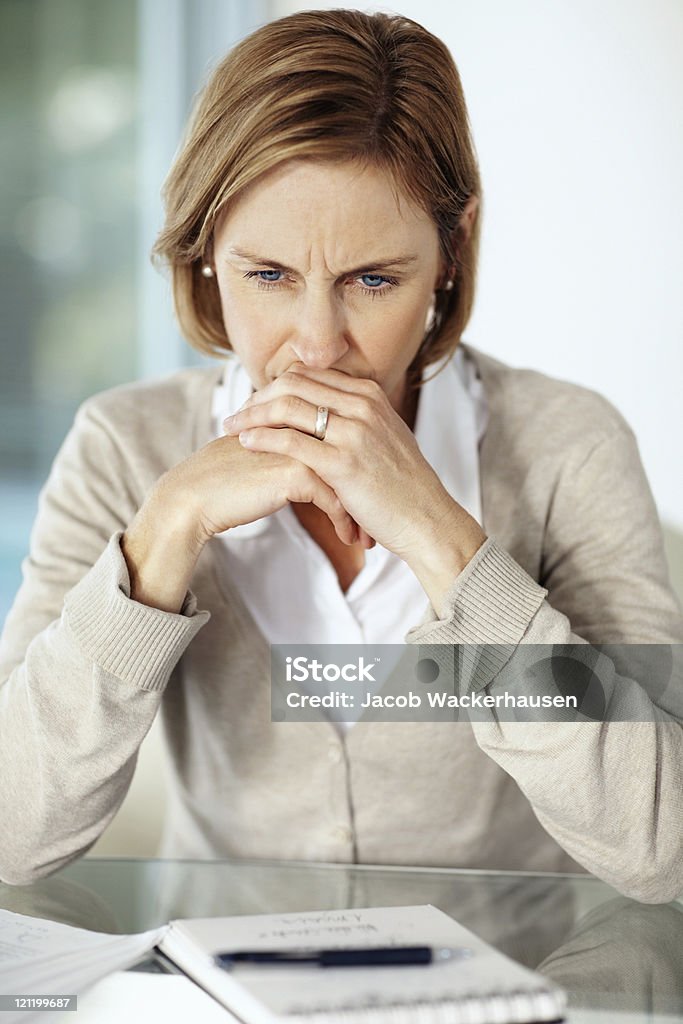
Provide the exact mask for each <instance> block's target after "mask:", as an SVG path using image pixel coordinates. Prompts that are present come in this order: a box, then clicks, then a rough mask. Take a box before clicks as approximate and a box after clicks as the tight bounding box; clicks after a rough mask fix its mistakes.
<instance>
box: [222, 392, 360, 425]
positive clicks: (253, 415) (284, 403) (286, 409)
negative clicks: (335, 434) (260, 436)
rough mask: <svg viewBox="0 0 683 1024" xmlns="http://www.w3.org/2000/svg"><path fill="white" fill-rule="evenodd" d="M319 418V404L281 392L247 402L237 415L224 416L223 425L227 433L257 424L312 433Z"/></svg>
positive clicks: (338, 416) (339, 417)
mask: <svg viewBox="0 0 683 1024" xmlns="http://www.w3.org/2000/svg"><path fill="white" fill-rule="evenodd" d="M331 411H332V410H330V412H331ZM335 415H336V417H337V421H338V420H339V419H344V417H343V416H341V415H340V414H339V413H335ZM317 418H318V406H317V405H314V404H312V403H311V402H307V401H305V400H304V399H303V398H299V397H298V396H297V395H280V396H278V397H277V398H273V399H272V400H271V401H269V402H260V403H258V404H256V405H250V406H247V407H246V408H245V409H243V410H242V411H241V412H238V413H235V415H234V416H229V417H228V418H227V419H225V420H223V429H224V430H225V433H226V434H232V435H234V434H240V433H241V432H242V431H243V430H250V429H252V428H254V427H278V428H279V427H292V428H293V429H295V430H300V431H302V432H303V433H304V434H309V435H310V434H313V433H314V431H315V425H316V421H317ZM337 425H338V424H337Z"/></svg>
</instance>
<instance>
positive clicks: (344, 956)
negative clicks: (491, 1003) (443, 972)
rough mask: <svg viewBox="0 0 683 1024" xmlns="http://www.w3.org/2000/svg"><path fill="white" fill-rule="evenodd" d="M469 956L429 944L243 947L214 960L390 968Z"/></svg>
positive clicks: (219, 963) (466, 952) (224, 964)
mask: <svg viewBox="0 0 683 1024" xmlns="http://www.w3.org/2000/svg"><path fill="white" fill-rule="evenodd" d="M471 955H472V950H471V949H467V947H465V946H460V947H454V948H449V947H446V946H443V947H436V948H434V947H432V946H375V947H367V948H366V947H363V948H354V949H282V950H263V949H246V950H238V951H237V952H235V953H216V954H215V956H214V962H215V963H216V965H217V966H218V967H222V968H223V969H224V970H227V971H229V970H230V969H231V968H232V967H235V966H236V965H237V964H249V965H250V966H251V965H255V964H271V965H280V966H287V967H289V966H290V965H292V966H296V965H298V964H316V965H317V966H318V967H390V966H394V965H399V964H404V965H405V966H411V967H414V966H417V965H418V964H431V963H448V962H449V961H452V960H464V959H466V958H467V957H470V956H471Z"/></svg>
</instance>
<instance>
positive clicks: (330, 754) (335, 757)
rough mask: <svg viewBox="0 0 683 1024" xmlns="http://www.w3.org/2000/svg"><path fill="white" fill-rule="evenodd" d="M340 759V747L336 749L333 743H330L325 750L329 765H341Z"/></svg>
mask: <svg viewBox="0 0 683 1024" xmlns="http://www.w3.org/2000/svg"><path fill="white" fill-rule="evenodd" d="M342 757H343V754H342V752H341V747H338V746H336V745H335V744H334V743H331V744H330V746H329V747H328V748H327V759H328V761H329V762H330V764H341V761H342Z"/></svg>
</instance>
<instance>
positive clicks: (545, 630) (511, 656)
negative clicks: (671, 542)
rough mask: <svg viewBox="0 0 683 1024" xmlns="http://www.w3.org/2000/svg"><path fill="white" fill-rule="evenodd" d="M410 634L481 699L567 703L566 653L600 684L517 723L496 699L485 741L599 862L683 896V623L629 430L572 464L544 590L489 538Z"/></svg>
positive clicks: (596, 865) (585, 858)
mask: <svg viewBox="0 0 683 1024" xmlns="http://www.w3.org/2000/svg"><path fill="white" fill-rule="evenodd" d="M406 640H407V642H408V643H412V644H419V645H420V646H421V647H422V646H423V645H429V646H430V650H431V652H432V656H438V658H439V659H440V661H441V662H442V663H444V662H445V663H446V665H447V667H448V669H449V670H450V671H452V672H453V674H454V678H457V679H458V681H459V686H460V688H461V690H462V688H463V686H464V687H466V688H467V689H468V690H469V691H470V692H480V691H484V692H485V693H486V694H490V695H494V696H495V695H496V694H501V693H503V692H511V691H512V692H513V693H514V692H516V693H518V694H519V693H522V692H523V693H530V692H533V693H534V694H536V695H541V696H542V695H546V696H547V697H554V696H556V695H557V694H558V685H557V682H558V671H559V673H560V674H561V672H562V668H563V666H564V665H566V664H567V663H568V662H567V659H570V661H571V664H572V666H573V668H571V669H570V676H573V679H574V681H576V679H579V680H581V679H583V680H586V679H587V678H589V679H591V680H592V679H595V678H598V679H599V687H600V699H599V701H598V706H599V708H600V710H599V712H598V713H595V711H594V712H593V713H592V714H588V715H582V714H580V715H579V716H578V720H577V718H576V717H575V720H573V721H572V720H565V721H540V720H536V721H519V720H517V721H514V720H513V721H504V720H502V717H503V716H501V715H500V714H497V712H496V708H495V707H491V708H489V709H487V710H484V711H479V710H478V711H477V713H476V715H473V716H471V718H472V722H471V724H472V729H473V732H474V736H475V738H476V741H477V743H478V744H479V746H480V748H481V749H482V750H483V751H484V752H485V753H486V754H487V755H488V756H490V757H491V758H493V760H494V761H495V762H496V763H497V764H498V765H500V767H501V768H503V769H504V770H505V771H506V772H507V773H508V774H509V775H511V776H512V777H513V778H514V779H515V780H516V782H517V783H518V785H519V787H520V789H521V790H522V792H523V793H524V794H525V795H526V797H527V798H528V800H529V802H530V804H531V806H532V808H533V811H534V813H535V815H536V817H537V818H538V820H539V821H540V823H541V824H542V825H543V827H544V828H545V829H546V830H547V831H548V832H549V833H550V834H551V835H552V836H553V837H554V838H555V839H556V840H557V842H558V843H559V844H560V845H561V846H562V847H563V848H564V849H565V850H566V851H567V852H568V853H569V854H570V855H571V856H572V857H573V858H574V859H575V860H576V861H578V862H579V863H580V864H582V865H583V866H584V867H586V868H587V869H588V870H589V871H591V872H593V873H594V874H595V875H597V876H599V877H600V878H602V879H604V880H605V881H606V882H608V883H609V884H611V885H613V886H614V887H615V888H616V889H618V890H620V891H621V892H622V893H624V894H625V895H627V896H631V897H632V898H635V899H638V900H641V901H642V902H648V903H657V902H667V901H669V900H671V899H674V898H675V897H676V896H678V895H679V894H680V893H682V892H683V725H682V724H681V722H682V720H683V665H682V664H681V662H682V660H683V659H682V658H681V651H682V650H683V648H682V646H681V645H682V644H683V619H682V617H681V611H680V606H679V605H678V602H677V600H676V597H675V595H674V594H673V592H672V590H671V587H670V584H669V580H668V571H667V567H666V559H665V555H664V550H663V542H662V536H661V529H660V526H659V521H658V517H657V512H656V507H655V505H654V501H653V499H652V495H651V493H650V489H649V486H648V483H647V480H646V477H645V474H644V471H643V468H642V464H641V461H640V457H639V454H638V449H637V445H636V442H635V438H634V437H633V434H632V433H631V431H630V430H628V429H627V428H619V429H617V430H616V431H613V432H611V433H610V434H609V436H605V437H602V438H601V439H600V440H599V441H598V442H597V443H594V444H593V445H592V447H590V448H589V450H588V451H586V450H584V451H582V452H575V453H573V454H572V456H571V457H569V458H568V459H567V462H566V465H565V469H564V471H563V472H562V473H561V474H560V477H559V480H558V482H557V485H556V487H555V489H554V493H553V496H552V502H551V504H550V508H549V510H548V515H547V519H546V526H545V534H544V545H543V568H542V579H541V582H540V583H538V582H536V581H535V580H534V579H532V578H531V576H529V575H528V573H526V572H525V571H524V570H523V569H522V568H521V566H519V565H518V563H517V562H516V561H515V560H514V559H513V558H512V557H511V556H510V554H509V553H508V552H507V551H506V550H505V549H504V548H503V547H501V546H500V545H499V544H498V543H497V542H496V540H495V538H492V537H489V539H488V540H487V541H486V542H485V543H484V544H483V545H482V547H481V548H480V549H479V551H478V552H477V553H476V555H475V556H474V558H473V559H472V560H471V561H470V563H469V564H468V565H467V566H466V568H465V569H464V570H463V572H462V573H460V575H459V576H458V577H457V578H456V579H455V580H454V582H453V584H452V586H451V588H450V590H449V591H448V593H447V595H446V598H445V603H444V606H443V614H442V617H441V618H440V619H439V618H438V617H437V616H436V614H435V612H434V610H433V609H430V610H429V612H428V613H427V616H426V617H425V620H423V622H422V623H421V624H420V625H418V626H416V627H414V628H413V629H411V630H410V631H409V632H408V634H407V635H406ZM437 651H438V655H436V654H435V652H437ZM570 683H571V680H570ZM508 717H512V716H508ZM529 717H531V716H529ZM591 718H592V719H593V720H591Z"/></svg>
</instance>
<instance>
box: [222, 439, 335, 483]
mask: <svg viewBox="0 0 683 1024" xmlns="http://www.w3.org/2000/svg"><path fill="white" fill-rule="evenodd" d="M239 441H240V444H241V445H242V446H243V447H244V448H248V449H249V450H250V451H259V452H273V453H275V454H276V455H289V456H290V458H292V459H296V460H297V461H298V462H302V463H303V464H304V465H305V466H307V467H308V468H309V469H312V470H313V472H314V473H317V475H318V476H319V477H321V478H322V479H323V480H327V479H329V477H330V474H331V473H332V472H333V470H334V465H335V462H336V461H337V460H338V457H339V453H338V451H337V449H336V448H335V447H334V446H333V445H332V444H330V443H329V442H328V440H327V438H326V439H325V441H319V440H318V439H317V438H315V437H311V436H310V435H309V434H306V433H302V432H301V431H300V430H292V429H290V428H289V427H279V428H275V429H274V428H272V427H253V428H252V429H251V430H246V431H242V432H241V433H240V435H239Z"/></svg>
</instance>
